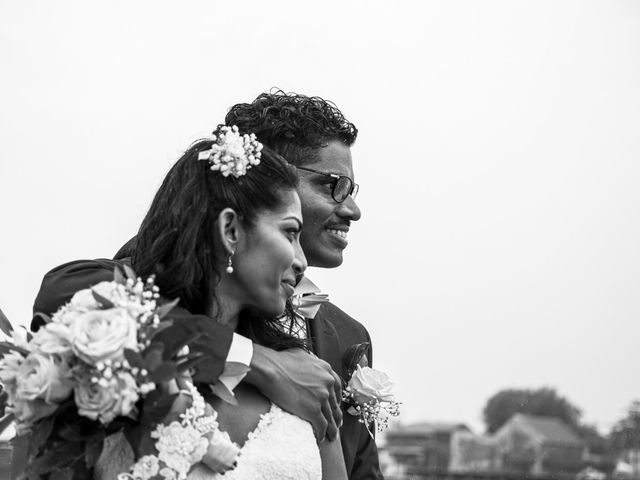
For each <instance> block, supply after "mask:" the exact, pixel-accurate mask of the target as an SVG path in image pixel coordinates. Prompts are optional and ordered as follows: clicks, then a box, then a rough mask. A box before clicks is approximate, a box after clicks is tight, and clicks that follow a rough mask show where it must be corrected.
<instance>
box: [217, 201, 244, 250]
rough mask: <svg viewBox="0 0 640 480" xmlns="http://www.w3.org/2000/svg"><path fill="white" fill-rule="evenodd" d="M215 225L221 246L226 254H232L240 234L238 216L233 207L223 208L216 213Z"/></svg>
mask: <svg viewBox="0 0 640 480" xmlns="http://www.w3.org/2000/svg"><path fill="white" fill-rule="evenodd" d="M216 226H217V228H218V234H219V235H220V242H221V244H222V247H223V248H224V250H225V251H226V253H227V255H233V253H234V252H235V251H236V248H237V246H238V242H239V241H240V236H241V235H242V225H241V223H240V217H239V216H238V214H237V213H236V211H235V210H234V209H233V208H225V209H223V210H222V211H221V212H220V213H219V214H218V220H217V221H216Z"/></svg>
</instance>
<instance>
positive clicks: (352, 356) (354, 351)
mask: <svg viewBox="0 0 640 480" xmlns="http://www.w3.org/2000/svg"><path fill="white" fill-rule="evenodd" d="M370 349H371V344H370V343H369V342H364V343H358V344H356V345H351V346H350V347H349V348H347V351H346V352H345V353H344V355H343V356H342V368H343V369H344V371H345V372H346V376H347V378H346V380H347V381H349V379H350V378H351V375H352V374H353V372H354V371H355V370H356V367H357V366H358V365H360V366H367V365H366V364H365V365H362V363H361V362H363V363H364V362H366V363H368V359H367V357H366V355H367V354H368V353H369V350H370Z"/></svg>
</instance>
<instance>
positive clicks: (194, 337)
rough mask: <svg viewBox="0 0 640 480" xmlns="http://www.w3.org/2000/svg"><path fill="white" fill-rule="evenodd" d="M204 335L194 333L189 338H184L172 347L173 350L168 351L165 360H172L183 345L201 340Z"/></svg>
mask: <svg viewBox="0 0 640 480" xmlns="http://www.w3.org/2000/svg"><path fill="white" fill-rule="evenodd" d="M203 335H204V334H203V333H201V332H197V333H194V334H193V335H191V336H190V337H187V338H184V339H183V340H182V341H181V342H178V343H177V344H176V345H174V346H173V349H172V350H170V351H169V355H165V358H174V357H175V356H176V355H177V354H178V352H179V351H180V350H182V349H183V348H184V347H185V345H191V344H193V343H194V342H195V341H196V340H198V339H199V338H201V337H202V336H203Z"/></svg>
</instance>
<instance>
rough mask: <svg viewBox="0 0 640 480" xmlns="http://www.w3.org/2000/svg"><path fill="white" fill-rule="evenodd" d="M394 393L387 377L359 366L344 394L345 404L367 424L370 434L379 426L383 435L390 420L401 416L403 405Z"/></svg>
mask: <svg viewBox="0 0 640 480" xmlns="http://www.w3.org/2000/svg"><path fill="white" fill-rule="evenodd" d="M392 390H393V383H392V382H391V380H390V379H389V377H388V375H387V374H386V373H384V372H381V371H379V370H375V369H373V368H371V367H361V366H360V365H358V366H357V368H356V370H355V371H354V372H353V375H352V376H351V379H350V380H349V383H348V384H347V386H346V387H345V389H344V390H343V392H342V400H343V402H345V404H346V405H347V412H348V413H350V414H351V415H355V416H357V417H360V418H359V419H358V421H359V422H361V423H364V424H365V425H366V426H367V430H369V425H370V424H372V423H375V425H376V428H377V430H378V431H380V432H381V431H383V430H384V429H385V428H387V426H388V422H389V417H396V416H398V415H399V414H400V403H399V402H396V400H395V396H394V395H393V391H392ZM369 433H371V431H370V430H369Z"/></svg>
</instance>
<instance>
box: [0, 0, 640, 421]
mask: <svg viewBox="0 0 640 480" xmlns="http://www.w3.org/2000/svg"><path fill="white" fill-rule="evenodd" d="M302 5H311V4H310V3H309V4H303V3H301V2H299V1H290V2H283V1H270V2H264V1H249V2H213V1H204V2H189V1H184V2H166V3H165V2H161V1H148V2H100V3H98V2H86V1H77V2H70V1H58V2H49V1H33V2H32V1H8V0H3V1H2V2H0V65H1V71H0V159H1V163H0V225H1V229H2V233H1V234H0V271H1V275H0V307H1V308H2V309H3V310H4V311H5V313H6V314H7V315H8V316H9V318H10V319H12V321H14V322H18V323H24V324H26V323H28V322H29V320H30V313H31V305H32V302H33V299H34V297H35V294H36V292H37V290H38V286H39V283H40V280H41V278H42V276H43V274H44V273H45V272H46V271H47V270H48V269H50V268H52V267H54V266H56V265H58V264H60V263H63V262H66V261H69V260H72V259H78V258H96V257H110V256H112V255H113V254H114V253H115V252H116V250H118V248H119V247H120V245H121V244H123V243H124V242H125V241H126V240H127V239H128V238H129V237H130V236H131V235H133V234H134V233H135V232H136V230H137V228H138V226H139V224H140V221H141V219H142V217H143V215H144V214H145V210H146V209H147V207H148V205H149V203H150V201H151V198H152V196H153V195H154V193H155V190H156V189H157V187H158V186H159V183H160V182H161V180H162V178H163V176H164V174H165V173H166V172H167V170H168V168H169V167H170V166H171V165H172V163H173V162H174V161H175V160H177V158H178V157H179V155H180V153H181V152H182V151H183V150H184V149H185V148H186V147H187V145H188V144H189V143H190V142H191V141H192V140H194V139H196V138H198V137H200V136H202V135H204V134H207V133H209V132H210V131H211V130H212V129H213V127H214V126H215V125H216V124H217V123H219V122H221V121H222V120H223V118H224V115H225V113H226V111H227V109H228V107H229V106H231V105H232V104H234V103H237V102H247V101H251V100H252V99H253V98H254V97H256V96H257V95H258V94H259V93H260V92H262V91H265V90H268V89H269V88H271V87H273V86H278V87H280V88H282V89H284V90H287V91H296V92H300V93H305V94H310V95H320V96H322V97H325V98H327V99H330V100H333V101H334V102H335V103H336V104H337V105H338V106H339V107H340V108H341V109H342V110H343V112H344V113H345V114H346V115H347V117H348V118H349V119H350V120H351V121H353V122H354V123H355V124H356V125H357V126H358V128H359V130H360V135H359V138H358V141H357V143H356V145H355V147H354V148H353V156H354V166H355V172H356V180H357V181H358V183H360V185H361V189H360V195H359V197H358V202H359V205H360V207H361V208H362V211H363V216H362V220H361V221H360V222H358V224H355V225H354V226H353V227H352V229H351V233H350V244H349V247H348V250H347V252H346V254H345V262H344V265H343V266H342V267H341V268H339V269H336V270H331V271H329V270H327V271H320V270H314V271H311V272H310V277H311V278H312V279H314V280H315V281H316V283H318V284H320V286H322V287H323V289H324V290H325V291H327V292H328V293H329V294H330V295H331V297H332V299H333V300H334V302H335V303H336V304H338V305H339V306H340V307H342V308H343V309H344V310H346V311H347V312H348V313H350V314H351V315H352V316H354V317H355V318H356V319H358V320H360V321H361V322H362V323H364V324H365V325H366V326H367V328H368V329H369V331H370V333H371V335H372V337H373V340H374V351H375V366H377V367H378V368H380V369H382V370H385V371H386V372H388V373H389V374H390V375H391V376H392V378H393V379H394V380H395V382H396V387H397V388H396V390H397V394H398V397H399V398H400V400H402V401H403V402H404V405H403V415H402V417H401V420H402V421H403V422H405V423H408V422H414V421H418V420H441V421H460V422H466V423H468V424H469V425H470V426H472V427H474V428H476V429H479V427H480V426H481V410H482V407H483V405H484V403H485V402H486V400H487V399H488V398H489V397H490V396H491V395H492V394H493V393H495V392H497V391H498V390H499V389H502V388H506V387H540V386H551V387H555V388H557V389H558V391H559V392H560V393H561V394H562V395H565V396H567V397H568V398H569V400H571V401H572V402H574V403H575V404H576V405H578V406H579V407H580V408H582V409H583V411H584V419H585V420H586V421H590V422H595V423H597V425H598V426H599V427H600V428H601V429H608V428H609V427H610V426H611V424H612V423H613V422H614V421H615V420H616V419H618V418H620V417H621V416H622V415H623V414H624V409H625V408H626V406H627V405H628V404H629V403H630V402H631V401H632V400H633V399H634V398H639V397H640V388H639V386H640V379H639V376H638V365H639V364H640V348H639V347H640V322H639V319H640V295H639V290H640V187H639V185H640V2H637V1H631V0H627V1H624V0H617V1H614V0H610V1H600V2H597V1H585V0H576V1H562V0H553V1H539V0H537V1H512V0H505V1H492V2H485V1H475V0H474V1H440V2H425V1H415V2H402V1H398V0H396V1H394V2H390V1H388V2H382V1H372V0H362V1H344V0H342V1H339V2H331V1H325V2H322V3H319V2H315V3H314V4H313V5H315V7H314V8H311V7H309V6H302Z"/></svg>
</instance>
